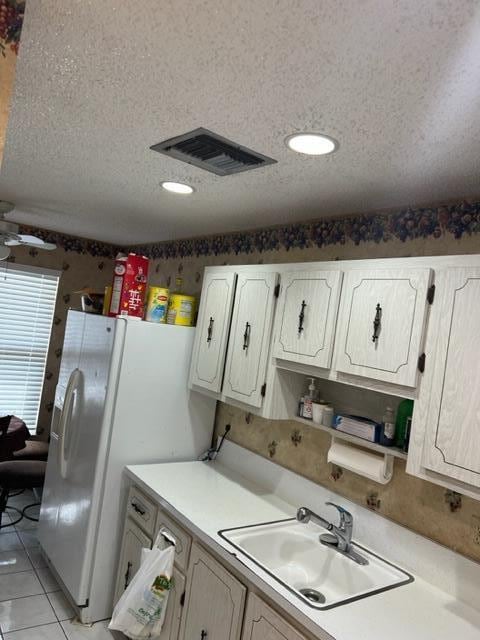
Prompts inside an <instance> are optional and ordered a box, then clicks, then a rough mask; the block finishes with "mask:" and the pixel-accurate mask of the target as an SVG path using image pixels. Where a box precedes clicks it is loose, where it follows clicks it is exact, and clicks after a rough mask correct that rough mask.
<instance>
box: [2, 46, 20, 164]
mask: <svg viewBox="0 0 480 640" xmlns="http://www.w3.org/2000/svg"><path fill="white" fill-rule="evenodd" d="M16 62H17V56H16V54H15V53H14V52H13V51H11V50H10V49H6V50H5V57H4V58H3V57H1V56H0V167H1V166H2V157H3V148H4V146H5V135H6V132H7V122H8V113H9V109H10V98H11V95H12V90H13V82H14V79H15V64H16Z"/></svg>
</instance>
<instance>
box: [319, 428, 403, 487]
mask: <svg viewBox="0 0 480 640" xmlns="http://www.w3.org/2000/svg"><path fill="white" fill-rule="evenodd" d="M342 453H347V454H349V455H348V456H345V455H343V456H342ZM351 454H353V455H352V456H351V457H350V455H351ZM380 456H382V457H383V461H382V462H381V464H380V466H378V462H380ZM372 460H373V461H374V462H375V463H376V464H377V473H373V472H371V470H370V469H369V463H371V461H372ZM393 461H394V456H393V455H391V454H389V453H380V455H377V454H376V453H375V454H374V453H370V452H369V451H365V450H363V449H359V448H357V447H355V446H354V445H350V443H349V444H346V443H345V442H342V441H341V440H339V439H338V438H335V437H334V436H332V443H331V446H330V449H329V451H328V455H327V462H331V463H332V464H335V465H337V466H339V467H341V468H342V469H347V470H348V471H352V472H353V473H357V474H359V475H361V476H364V477H365V478H369V479H370V480H373V481H374V482H378V483H379V484H387V483H388V482H390V480H391V479H392V477H393Z"/></svg>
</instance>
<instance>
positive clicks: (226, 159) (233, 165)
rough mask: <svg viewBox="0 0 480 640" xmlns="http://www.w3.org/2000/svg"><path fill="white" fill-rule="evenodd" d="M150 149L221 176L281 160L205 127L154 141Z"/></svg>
mask: <svg viewBox="0 0 480 640" xmlns="http://www.w3.org/2000/svg"><path fill="white" fill-rule="evenodd" d="M150 149H153V151H158V152H159V153H164V154H165V155H167V156H170V157H172V158H176V159H177V160H182V161H183V162H188V164H193V165H195V166H196V167H200V169H205V170H206V171H210V172H212V173H216V174H217V176H229V175H231V174H232V173H240V172H241V171H249V170H250V169H257V168H258V167H264V166H265V165H267V164H274V163H275V162H277V161H276V160H273V159H272V158H268V157H267V156H264V155H262V154H261V153H257V152H256V151H252V150H251V149H247V148H246V147H242V146H241V145H239V144H237V143H235V142H232V141H231V140H227V138H222V136H219V135H217V134H216V133H213V131H209V130H208V129H203V128H202V127H200V128H199V129H194V130H193V131H189V132H188V133H184V134H183V135H181V136H176V137H175V138H170V139H169V140H164V141H163V142H159V143H158V144H154V145H153V146H152V147H150Z"/></svg>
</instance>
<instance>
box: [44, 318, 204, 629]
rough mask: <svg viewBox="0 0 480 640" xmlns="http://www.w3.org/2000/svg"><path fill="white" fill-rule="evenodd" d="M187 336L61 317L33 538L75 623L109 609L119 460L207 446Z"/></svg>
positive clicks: (122, 491)
mask: <svg viewBox="0 0 480 640" xmlns="http://www.w3.org/2000/svg"><path fill="white" fill-rule="evenodd" d="M194 333H195V330H194V329H193V328H190V327H178V326H171V325H160V324H152V323H148V322H142V321H140V320H134V319H126V318H107V317H103V316H96V315H92V314H87V313H82V312H78V311H70V312H69V313H68V319H67V325H66V333H65V341H64V346H63V353H62V361H61V367H60V375H59V381H58V385H57V389H56V394H55V406H54V410H53V416H52V428H51V442H50V450H49V456H48V463H47V472H46V478H45V486H44V490H43V498H42V506H41V510H40V522H39V527H38V538H39V541H40V546H41V548H42V550H43V553H44V555H45V557H46V559H47V561H48V563H49V566H50V568H51V569H52V570H53V572H54V574H55V576H56V577H57V579H58V580H59V582H60V584H61V586H62V587H63V589H64V591H65V593H66V595H67V596H68V598H69V599H70V601H71V602H72V603H73V604H74V605H75V606H76V609H77V612H78V614H79V616H80V619H81V620H82V622H86V623H88V622H94V621H96V620H102V619H105V618H108V617H110V615H111V612H112V600H113V596H114V583H115V577H116V565H117V561H118V555H119V545H120V537H121V533H122V528H123V520H124V508H125V504H126V482H125V480H124V478H123V474H122V471H123V469H124V467H125V465H128V464H138V463H149V462H162V461H172V460H192V459H196V458H197V457H198V456H199V455H200V453H202V451H204V450H205V449H207V448H208V447H209V446H210V444H211V438H212V431H213V423H214V417H215V401H214V400H212V399H210V398H208V397H206V396H204V395H201V394H198V393H195V392H193V391H190V390H189V389H188V372H189V367H190V358H191V351H192V346H193V339H194Z"/></svg>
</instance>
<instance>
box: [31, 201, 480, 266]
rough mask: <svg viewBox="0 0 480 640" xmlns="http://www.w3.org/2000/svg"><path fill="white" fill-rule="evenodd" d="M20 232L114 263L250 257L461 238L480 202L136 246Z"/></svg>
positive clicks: (473, 227) (472, 228) (472, 226)
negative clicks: (135, 256)
mask: <svg viewBox="0 0 480 640" xmlns="http://www.w3.org/2000/svg"><path fill="white" fill-rule="evenodd" d="M21 233H32V234H34V235H38V236H39V237H41V238H42V240H45V241H46V242H54V243H55V244H57V245H58V246H59V247H61V248H62V249H64V250H65V251H74V252H76V253H80V254H89V255H91V256H94V257H105V258H113V257H115V255H116V253H118V252H119V251H127V250H128V251H134V252H136V253H141V254H143V255H145V256H147V257H148V258H152V259H154V260H158V259H165V260H168V259H171V258H185V257H201V256H205V257H206V256H218V255H222V254H235V255H239V254H250V253H254V252H255V251H258V252H260V253H262V252H264V251H282V250H283V251H289V250H291V249H307V248H310V247H317V248H322V247H326V246H332V245H344V244H347V243H348V242H353V243H354V244H355V245H359V244H362V243H365V242H375V243H377V244H379V243H382V242H389V241H390V240H400V241H402V242H406V241H408V240H415V239H418V238H423V239H426V238H432V239H438V238H441V237H443V236H445V235H450V236H452V237H453V238H455V239H460V238H462V237H463V236H465V235H472V234H477V233H480V201H472V202H469V201H466V200H464V201H462V202H457V203H454V204H444V205H439V206H431V207H407V208H403V209H399V210H395V211H390V212H386V213H385V212H382V213H375V212H373V213H368V214H359V215H354V214H352V215H348V216H338V217H325V218H320V219H318V220H314V221H312V222H306V223H297V224H291V225H286V226H282V227H267V228H263V229H255V230H252V231H245V232H239V233H226V234H213V235H209V236H204V237H199V238H187V239H181V240H172V241H166V242H156V243H151V244H141V245H132V246H120V245H113V244H109V243H107V242H100V241H96V240H91V239H87V238H79V237H76V236H70V235H67V234H63V233H59V232H56V231H49V230H46V229H38V228H36V227H30V226H25V225H22V226H21Z"/></svg>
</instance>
